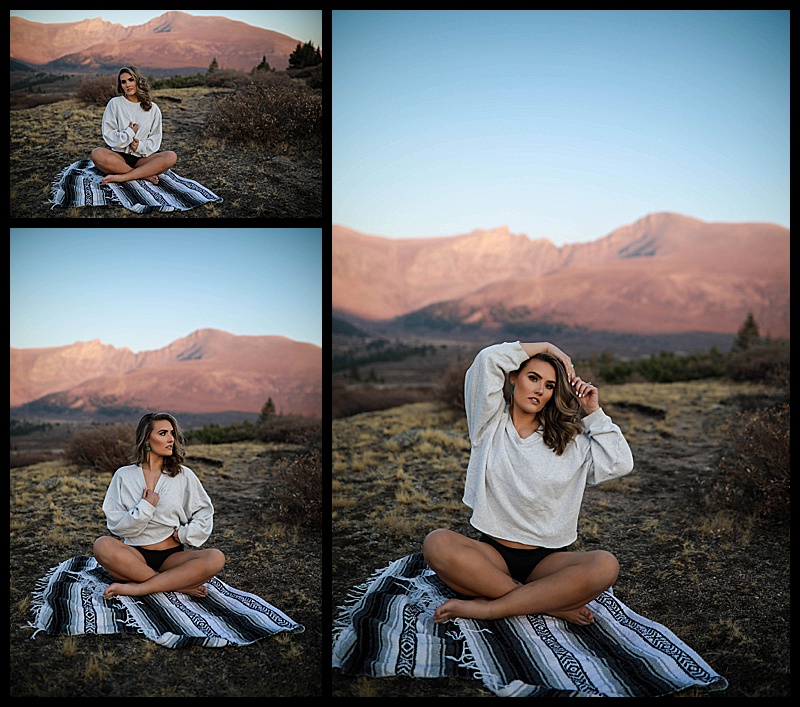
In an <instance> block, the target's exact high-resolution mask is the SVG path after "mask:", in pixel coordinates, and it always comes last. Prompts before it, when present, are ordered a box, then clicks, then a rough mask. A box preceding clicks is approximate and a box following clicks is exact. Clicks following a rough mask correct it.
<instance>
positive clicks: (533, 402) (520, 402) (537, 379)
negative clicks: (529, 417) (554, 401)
mask: <svg viewBox="0 0 800 707" xmlns="http://www.w3.org/2000/svg"><path fill="white" fill-rule="evenodd" d="M510 380H511V383H513V385H514V404H515V405H516V406H517V407H518V408H519V409H520V410H522V411H523V412H527V413H538V412H541V410H542V409H543V408H544V406H545V405H546V404H547V403H548V402H549V400H550V398H552V397H553V393H554V392H555V389H556V369H555V367H554V366H553V365H552V364H550V363H548V362H547V361H540V360H539V359H537V358H534V359H531V360H530V361H528V363H527V364H526V365H525V368H523V369H522V370H521V371H520V373H519V375H518V376H516V378H515V377H514V375H513V374H512V376H511V378H510Z"/></svg>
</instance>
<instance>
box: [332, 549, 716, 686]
mask: <svg viewBox="0 0 800 707" xmlns="http://www.w3.org/2000/svg"><path fill="white" fill-rule="evenodd" d="M453 596H456V595H455V594H454V593H453V592H452V590H450V589H449V588H448V587H447V586H446V585H445V584H444V583H443V582H441V581H440V580H439V579H438V578H437V577H436V576H435V575H434V574H433V572H432V571H431V570H430V569H429V568H428V566H427V565H426V564H425V561H424V560H423V558H422V554H421V553H414V554H412V555H408V556H406V557H404V558H401V559H399V560H396V561H395V562H393V563H391V564H390V565H389V566H388V567H386V568H384V569H382V570H378V571H376V572H375V573H374V574H373V575H372V576H371V577H370V578H369V579H368V580H367V581H366V582H365V583H364V584H362V585H359V586H358V587H356V588H354V589H353V590H352V591H351V593H350V595H349V596H348V598H347V600H346V601H345V605H344V606H342V607H339V614H338V616H337V618H336V622H335V626H334V640H333V661H332V665H333V667H334V668H338V669H339V670H341V672H342V673H344V674H348V675H369V676H372V677H386V676H399V675H407V676H413V677H428V678H439V677H450V676H457V677H469V678H474V679H480V680H481V681H482V682H483V684H484V686H485V687H486V688H487V689H488V690H490V691H491V692H493V693H494V694H496V695H498V696H500V697H658V696H665V695H669V694H672V693H675V692H678V691H680V690H683V689H685V688H688V687H691V686H701V687H705V688H708V689H710V690H724V689H725V688H726V687H727V685H728V683H727V680H726V679H725V678H724V677H722V676H721V675H719V674H718V673H716V672H715V671H714V670H713V669H712V668H711V666H709V665H708V664H707V663H706V662H705V661H704V660H703V659H702V658H701V657H700V656H699V655H698V654H697V653H696V652H695V651H694V650H692V649H691V648H690V647H689V646H688V645H686V643H684V642H683V641H681V640H680V639H679V638H678V637H677V636H676V635H675V634H673V633H672V632H671V631H670V630H669V629H667V628H666V627H665V626H662V625H661V624H658V623H656V622H654V621H651V620H649V619H646V618H644V617H643V616H640V615H639V614H637V613H635V612H634V611H632V610H631V609H630V608H629V607H627V606H626V605H625V604H624V603H623V602H621V601H620V600H619V599H618V598H616V597H615V596H614V594H613V592H612V591H610V590H609V591H607V592H604V593H603V594H601V595H600V596H599V597H598V598H597V599H596V600H595V601H593V602H591V603H590V604H589V607H590V608H591V609H592V611H593V612H594V615H595V621H594V623H592V624H590V625H588V626H578V625H576V624H571V623H569V622H567V621H564V620H562V619H557V618H555V617H552V616H545V615H542V614H536V615H529V616H514V617H510V618H507V619H502V620H497V621H478V620H472V619H457V620H456V621H451V622H447V623H445V624H436V623H434V621H433V612H434V610H435V609H436V607H437V606H439V605H440V604H442V603H443V602H444V601H446V600H447V599H448V598H450V597H453Z"/></svg>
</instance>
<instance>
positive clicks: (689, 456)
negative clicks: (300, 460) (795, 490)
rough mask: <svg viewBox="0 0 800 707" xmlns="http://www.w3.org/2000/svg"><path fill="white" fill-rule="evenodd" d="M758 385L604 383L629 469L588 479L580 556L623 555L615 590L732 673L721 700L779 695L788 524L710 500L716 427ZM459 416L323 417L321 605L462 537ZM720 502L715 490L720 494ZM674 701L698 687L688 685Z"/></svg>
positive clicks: (783, 680) (785, 685)
mask: <svg viewBox="0 0 800 707" xmlns="http://www.w3.org/2000/svg"><path fill="white" fill-rule="evenodd" d="M770 394H771V391H765V390H764V389H762V388H759V387H757V386H752V385H745V384H741V383H732V382H730V381H723V380H712V381H694V382H688V383H669V384H655V383H631V384H626V385H619V386H604V387H603V388H602V389H601V400H602V402H603V407H604V409H606V411H607V412H608V413H609V414H610V415H611V416H612V418H613V419H614V421H615V422H617V423H618V424H619V425H620V427H621V428H622V429H623V431H624V432H625V434H626V436H627V438H628V440H629V442H630V444H631V447H632V449H633V453H634V459H635V462H636V468H635V470H634V472H633V474H631V475H630V476H628V477H626V478H624V479H620V480H618V481H615V482H613V483H609V484H604V485H601V486H598V487H592V488H589V489H588V490H587V494H586V499H585V502H584V506H583V510H582V512H581V516H580V520H579V528H578V534H579V540H578V543H577V546H576V547H577V548H578V549H594V548H605V549H608V550H610V551H612V552H613V553H614V554H615V555H616V556H617V557H618V558H619V560H620V564H621V567H622V569H621V573H620V576H619V579H618V581H617V584H616V585H615V587H614V591H615V592H616V593H617V595H618V596H619V597H620V598H621V599H622V600H623V601H625V602H626V603H627V604H628V605H629V606H631V608H633V609H634V610H635V611H638V612H639V613H641V614H643V615H645V616H648V617H649V618H651V619H654V620H656V621H659V622H661V623H663V624H664V625H665V626H667V627H668V628H669V629H671V630H672V631H674V632H675V633H676V634H677V635H678V636H679V637H680V638H682V639H683V640H685V641H686V642H687V643H688V644H689V645H690V646H691V647H693V648H694V649H695V650H697V651H698V652H699V653H700V654H701V655H702V656H703V657H704V658H705V659H706V660H708V661H709V663H710V664H711V665H712V666H713V667H714V668H715V669H716V670H717V671H719V672H720V673H721V674H722V675H724V676H725V677H726V678H727V679H728V680H729V682H730V687H729V688H728V690H726V691H725V692H724V693H721V694H719V693H713V696H720V697H785V696H788V695H789V541H788V537H789V531H788V524H774V523H771V520H772V519H769V518H767V519H764V518H763V517H759V515H758V514H757V513H755V512H750V513H742V512H741V511H738V510H735V509H731V508H729V507H726V506H725V505H724V504H721V503H720V500H721V499H720V498H718V497H717V496H715V494H714V485H715V482H716V481H717V480H718V479H719V477H720V476H721V475H723V474H724V473H725V472H724V470H723V469H722V468H721V467H720V460H721V458H722V456H723V453H724V450H725V449H726V444H727V441H726V425H727V423H728V421H729V420H730V419H731V417H732V416H734V415H735V414H736V413H737V411H738V409H739V404H740V402H741V401H743V400H753V399H756V400H758V399H763V398H764V396H768V395H770ZM466 432H467V430H466V420H465V418H464V416H463V413H461V414H459V413H458V412H457V411H455V410H453V409H452V408H451V409H448V408H447V407H446V406H445V405H443V404H441V403H432V402H431V403H415V404H409V405H404V406H402V407H398V408H394V409H390V410H384V411H381V412H370V413H365V414H359V415H354V416H352V417H348V418H344V419H340V420H334V421H333V430H332V434H333V436H332V440H333V444H332V487H331V488H332V502H331V513H332V528H331V530H332V538H333V552H332V592H333V595H332V602H333V606H334V607H335V606H339V605H342V604H343V603H344V598H345V596H346V594H347V591H348V590H349V589H350V588H351V587H353V586H354V585H356V584H359V583H361V582H363V581H364V580H365V579H366V578H367V577H368V576H369V574H370V573H371V572H372V570H374V569H377V568H379V567H384V566H386V565H387V564H388V563H389V562H390V561H392V560H394V559H397V558H399V557H402V556H404V555H406V554H408V553H411V552H416V551H419V550H420V549H421V543H422V539H423V538H424V536H425V534H426V533H428V532H429V531H431V530H433V529H434V528H437V527H448V528H451V529H454V530H458V531H460V532H465V533H468V534H472V531H471V529H470V527H469V523H468V521H469V515H468V509H467V508H466V507H465V506H464V505H463V504H462V503H461V494H462V492H463V483H464V472H465V470H466V467H467V462H468V459H469V442H468V440H467V437H466ZM722 500H724V499H722ZM400 695H402V696H405V697H435V696H450V697H461V696H465V697H477V696H482V697H486V696H491V695H489V694H487V692H486V691H485V690H483V689H482V685H481V683H480V682H479V681H475V683H474V684H473V682H472V681H465V680H458V679H456V678H453V679H443V680H413V679H404V678H382V679H380V680H373V679H369V678H365V677H353V676H344V675H341V674H340V673H339V672H338V671H334V674H333V696H335V697H359V696H377V697H387V696H400ZM680 696H690V697H691V696H699V697H706V696H710V693H707V692H704V691H701V690H696V689H691V690H687V691H685V692H683V693H681V695H680Z"/></svg>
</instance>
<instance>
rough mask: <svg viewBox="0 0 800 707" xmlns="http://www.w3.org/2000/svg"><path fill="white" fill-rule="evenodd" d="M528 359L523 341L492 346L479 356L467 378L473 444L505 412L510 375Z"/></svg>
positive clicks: (469, 423)
mask: <svg viewBox="0 0 800 707" xmlns="http://www.w3.org/2000/svg"><path fill="white" fill-rule="evenodd" d="M527 360H528V354H527V353H525V349H523V348H522V345H521V344H520V343H519V342H514V343H504V344H495V345H494V346H488V347H487V348H485V349H483V350H482V351H481V352H480V353H479V354H478V355H477V356H476V357H475V360H474V361H473V362H472V365H471V366H470V367H469V369H468V370H467V375H466V376H465V378H464V407H465V409H466V412H467V427H468V429H469V436H470V440H471V441H472V443H473V444H475V442H476V441H477V439H478V438H479V437H480V436H481V434H482V433H483V431H484V430H485V429H486V428H487V426H488V425H489V423H490V422H491V421H492V420H493V419H494V418H495V417H496V416H497V415H499V414H501V413H502V412H503V411H504V410H505V397H504V396H503V386H504V385H505V380H506V375H507V374H508V373H511V372H513V371H516V370H517V369H518V368H519V367H520V366H521V365H522V364H523V363H525V361H527Z"/></svg>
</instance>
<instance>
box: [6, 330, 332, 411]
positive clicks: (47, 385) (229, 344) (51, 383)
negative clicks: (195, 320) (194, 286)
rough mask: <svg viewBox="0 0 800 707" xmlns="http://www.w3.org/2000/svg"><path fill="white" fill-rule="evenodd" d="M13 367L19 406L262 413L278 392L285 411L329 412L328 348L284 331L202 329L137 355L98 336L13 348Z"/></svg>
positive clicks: (14, 402)
mask: <svg viewBox="0 0 800 707" xmlns="http://www.w3.org/2000/svg"><path fill="white" fill-rule="evenodd" d="M10 368H11V384H10V406H11V408H12V409H14V408H19V407H21V406H25V405H27V406H28V407H30V406H31V404H33V403H37V405H38V407H40V408H52V409H62V410H64V411H80V412H91V411H97V410H104V409H105V410H110V409H118V408H131V407H132V408H147V409H153V408H156V409H171V410H176V411H180V412H188V413H211V412H224V411H229V410H238V411H243V412H259V411H260V410H261V408H262V407H263V405H264V403H265V402H266V401H267V399H268V398H270V397H271V398H272V399H273V402H274V403H275V407H276V409H278V410H280V411H282V412H284V413H295V414H300V415H307V416H312V417H321V415H322V403H321V400H322V396H321V388H322V349H321V348H320V347H319V346H316V345H314V344H309V343H304V342H299V341H294V340H292V339H289V338H287V337H284V336H274V335H263V336H261V335H256V336H239V335H235V334H231V333H229V332H225V331H222V330H219V329H198V330H196V331H194V332H192V333H190V334H189V335H187V336H185V337H180V338H178V339H176V340H175V341H173V342H171V343H170V344H168V345H167V346H164V347H162V348H161V349H155V350H150V351H141V352H138V353H133V352H132V351H131V350H130V349H127V348H116V347H114V346H113V345H110V344H103V343H102V342H101V341H100V340H99V339H93V340H91V341H88V342H81V341H78V342H75V343H73V344H68V345H65V346H56V347H43V348H38V349H37V348H33V349H21V348H11V349H10ZM34 407H36V406H34Z"/></svg>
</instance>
